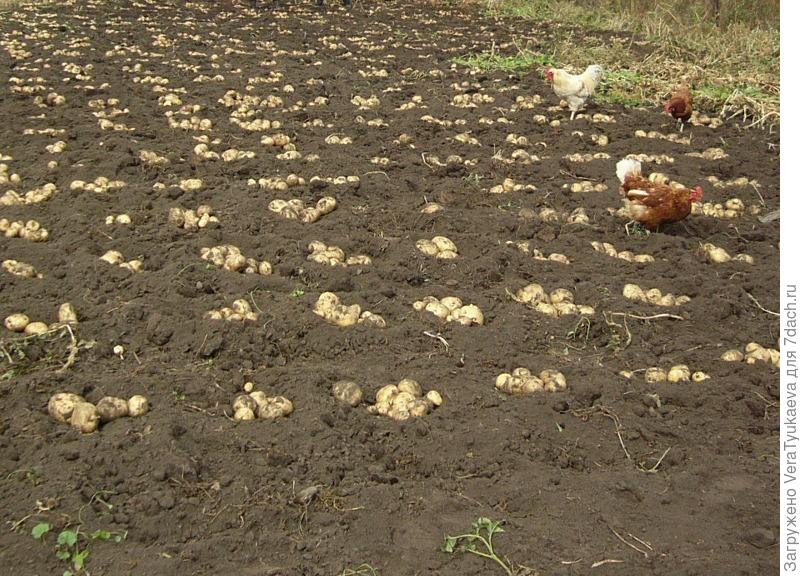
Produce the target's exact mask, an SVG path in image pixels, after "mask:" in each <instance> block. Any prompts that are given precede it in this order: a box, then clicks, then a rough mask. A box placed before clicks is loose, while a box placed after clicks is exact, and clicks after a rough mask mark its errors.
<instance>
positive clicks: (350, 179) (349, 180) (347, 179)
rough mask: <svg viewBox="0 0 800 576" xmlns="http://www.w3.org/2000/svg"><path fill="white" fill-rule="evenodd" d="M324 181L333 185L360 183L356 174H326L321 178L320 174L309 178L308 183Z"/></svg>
mask: <svg viewBox="0 0 800 576" xmlns="http://www.w3.org/2000/svg"><path fill="white" fill-rule="evenodd" d="M318 181H320V182H326V183H328V184H333V185H334V186H343V185H345V184H349V185H351V186H355V185H357V184H360V183H361V178H359V177H358V176H356V175H350V176H328V177H326V178H322V177H321V176H312V177H311V180H309V184H314V183H315V182H318Z"/></svg>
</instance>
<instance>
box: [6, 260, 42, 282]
mask: <svg viewBox="0 0 800 576" xmlns="http://www.w3.org/2000/svg"><path fill="white" fill-rule="evenodd" d="M3 270H5V271H6V272H8V273H9V274H13V275H14V276H21V277H23V278H42V275H41V274H39V273H38V272H37V271H36V268H34V267H33V266H31V265H30V264H26V263H25V262H20V261H18V260H3Z"/></svg>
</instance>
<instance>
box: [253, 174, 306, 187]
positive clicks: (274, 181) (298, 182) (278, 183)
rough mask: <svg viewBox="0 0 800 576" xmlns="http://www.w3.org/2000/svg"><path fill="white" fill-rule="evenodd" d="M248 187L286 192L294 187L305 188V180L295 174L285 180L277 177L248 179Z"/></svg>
mask: <svg viewBox="0 0 800 576" xmlns="http://www.w3.org/2000/svg"><path fill="white" fill-rule="evenodd" d="M247 185H248V186H258V187H259V188H260V189H261V190H279V191H286V190H288V189H289V188H294V187H295V186H305V185H306V181H305V178H301V177H300V176H298V175H297V174H289V175H288V176H287V177H286V178H279V177H277V176H275V177H272V178H259V179H258V180H256V179H255V178H250V179H249V180H248V181H247Z"/></svg>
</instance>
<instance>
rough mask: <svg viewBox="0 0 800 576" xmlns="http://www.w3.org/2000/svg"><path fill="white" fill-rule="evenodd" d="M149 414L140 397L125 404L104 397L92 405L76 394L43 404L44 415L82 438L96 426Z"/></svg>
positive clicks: (122, 400) (60, 396) (56, 396)
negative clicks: (44, 406) (66, 425)
mask: <svg viewBox="0 0 800 576" xmlns="http://www.w3.org/2000/svg"><path fill="white" fill-rule="evenodd" d="M149 410H150V403H149V401H148V400H147V398H146V397H144V396H140V395H136V396H131V397H130V398H129V399H128V400H124V399H123V398H116V397H114V396H105V397H104V398H101V399H100V401H99V402H98V403H97V405H95V404H92V403H91V402H87V401H86V400H85V399H84V398H83V397H82V396H79V395H78V394H72V393H70V392H59V393H58V394H54V395H53V396H51V397H50V400H48V402H47V412H48V414H50V417H51V418H53V419H54V420H56V421H58V422H61V423H62V424H69V425H70V426H72V427H73V428H75V429H76V430H78V431H80V432H81V433H83V434H90V433H92V432H94V431H95V430H97V428H98V427H99V426H100V424H106V423H108V422H112V421H114V420H117V419H118V418H124V417H125V416H130V417H132V418H137V417H139V416H144V415H145V414H147V412H148V411H149Z"/></svg>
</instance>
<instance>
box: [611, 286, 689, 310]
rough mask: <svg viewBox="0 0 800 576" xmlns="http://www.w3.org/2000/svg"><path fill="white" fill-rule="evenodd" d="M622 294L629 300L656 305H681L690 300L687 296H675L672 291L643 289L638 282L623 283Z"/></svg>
mask: <svg viewBox="0 0 800 576" xmlns="http://www.w3.org/2000/svg"><path fill="white" fill-rule="evenodd" d="M622 295H623V296H624V297H625V298H628V299H629V300H637V301H639V302H644V303H646V304H655V305H656V306H682V305H683V304H686V303H687V302H689V301H691V298H689V297H688V296H675V295H674V294H672V293H668V294H661V290H659V289H658V288H651V289H650V290H647V291H645V290H643V289H642V287H641V286H639V285H638V284H625V287H624V288H623V289H622Z"/></svg>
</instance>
